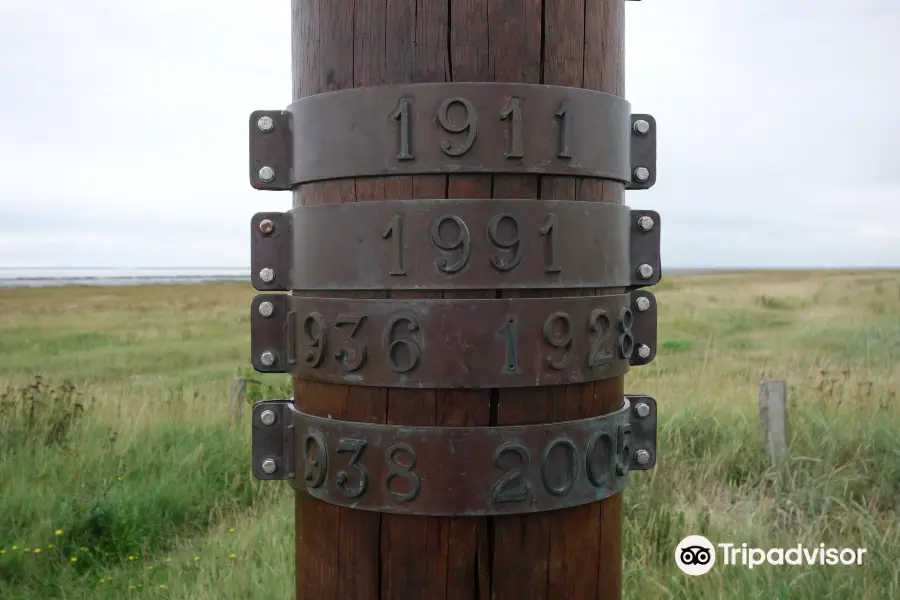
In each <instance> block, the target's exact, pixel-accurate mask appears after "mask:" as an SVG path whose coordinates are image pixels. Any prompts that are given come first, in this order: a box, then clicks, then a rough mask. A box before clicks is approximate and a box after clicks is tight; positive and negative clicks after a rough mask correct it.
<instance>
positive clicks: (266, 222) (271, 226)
mask: <svg viewBox="0 0 900 600" xmlns="http://www.w3.org/2000/svg"><path fill="white" fill-rule="evenodd" d="M650 222H651V223H652V222H653V221H652V220H651V221H650ZM259 230H260V231H261V232H262V233H263V235H269V234H270V233H272V232H273V231H274V230H275V223H274V221H272V219H263V220H262V221H260V222H259Z"/></svg>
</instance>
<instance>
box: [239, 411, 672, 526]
mask: <svg viewBox="0 0 900 600" xmlns="http://www.w3.org/2000/svg"><path fill="white" fill-rule="evenodd" d="M638 404H641V405H643V407H642V409H641V411H640V413H641V414H643V415H644V416H640V414H639V411H638ZM267 410H268V411H270V412H271V414H269V415H267V420H271V418H272V417H275V421H273V422H272V424H271V425H266V424H265V421H264V420H263V413H264V412H265V411H267ZM278 419H280V420H278ZM638 421H640V423H638ZM655 424H656V404H655V402H654V401H653V399H652V398H648V397H646V396H635V397H626V399H625V402H624V405H623V407H622V408H621V409H620V410H618V411H616V412H614V413H611V414H607V415H603V416H599V417H593V418H589V419H581V420H577V421H563V422H557V423H542V424H536V425H518V426H505V427H405V426H400V425H382V424H375V423H360V422H351V421H340V420H335V419H329V418H322V417H317V416H314V415H310V414H306V413H303V412H300V411H299V410H297V409H296V408H295V407H294V405H293V403H291V402H287V401H274V402H261V403H258V404H257V405H255V406H254V416H253V428H254V430H253V434H254V438H253V439H254V449H256V448H257V447H259V448H263V447H264V446H266V445H267V443H268V446H269V447H278V446H279V444H280V443H281V442H280V441H281V440H283V439H284V436H285V433H283V431H287V430H288V429H290V430H291V434H290V435H291V436H292V437H291V438H290V441H292V442H293V451H292V452H291V453H290V454H283V455H277V454H271V455H266V454H265V453H264V452H256V451H254V473H255V474H256V475H257V477H259V478H261V479H290V480H291V485H292V486H294V487H295V488H297V489H300V490H305V491H306V492H307V493H309V494H310V495H311V496H313V497H315V498H318V499H319V500H322V501H324V502H328V503H329V504H334V505H338V506H344V507H348V508H355V509H360V510H370V511H378V512H386V513H402V514H408V515H428V516H486V515H503V514H525V513H535V512H542V511H548V510H558V509H562V508H569V507H573V506H580V505H583V504H588V503H591V502H597V501H599V500H603V499H604V498H608V497H610V496H612V495H614V494H617V493H619V492H620V491H621V490H622V489H623V488H624V486H625V482H626V478H627V474H628V472H629V470H632V469H640V470H644V469H649V468H652V467H653V465H654V464H655V460H656V459H655V456H656V425H655ZM268 438H271V441H268V442H267V439H268ZM266 442H267V443H266ZM267 459H268V460H272V463H269V465H268V470H269V471H271V472H268V473H267V472H266V471H265V470H263V469H262V466H263V463H264V462H265V461H266V460H267ZM276 459H277V462H276ZM651 459H652V462H651ZM278 465H281V466H282V469H281V470H279V468H278ZM289 465H290V466H289Z"/></svg>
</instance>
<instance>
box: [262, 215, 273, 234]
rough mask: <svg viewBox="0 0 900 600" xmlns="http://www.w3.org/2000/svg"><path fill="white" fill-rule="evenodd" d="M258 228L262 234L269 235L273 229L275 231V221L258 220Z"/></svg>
mask: <svg viewBox="0 0 900 600" xmlns="http://www.w3.org/2000/svg"><path fill="white" fill-rule="evenodd" d="M259 230H260V231H261V232H262V233H263V234H264V235H269V234H270V233H272V232H273V231H275V222H274V221H272V219H263V220H262V221H260V222H259Z"/></svg>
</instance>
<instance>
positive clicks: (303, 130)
mask: <svg viewBox="0 0 900 600" xmlns="http://www.w3.org/2000/svg"><path fill="white" fill-rule="evenodd" d="M285 112H286V113H287V119H288V120H289V121H290V124H291V129H292V136H291V137H292V140H293V145H292V149H291V150H290V151H282V152H280V153H278V155H279V156H282V155H283V156H290V157H291V160H292V164H291V168H290V177H289V179H290V182H291V184H292V185H296V184H300V183H306V182H310V181H319V180H325V179H340V178H347V177H367V176H385V175H414V174H425V173H515V174H520V175H525V174H534V175H575V176H581V177H601V178H605V179H614V180H617V181H621V182H623V183H629V182H631V181H632V170H633V169H632V165H631V151H630V141H631V135H632V131H631V127H632V124H631V106H630V104H629V103H628V101H626V100H625V99H623V98H620V97H619V96H615V95H612V94H605V93H601V92H595V91H592V90H585V89H579V88H570V87H562V86H550V85H535V84H524V83H476V82H467V83H422V84H407V85H387V86H377V87H363V88H355V89H348V90H341V91H335V92H328V93H324V94H316V95H313V96H307V97H305V98H301V99H299V100H297V101H295V102H293V103H292V104H291V105H290V106H289V107H288V108H287V110H286V111H285ZM259 114H262V113H254V118H258V116H259ZM252 127H253V123H251V148H254V147H256V144H257V141H255V140H256V139H257V138H258V139H259V140H263V141H260V142H259V143H268V142H266V141H265V138H264V137H261V136H264V135H265V134H264V133H263V132H261V131H257V132H254V131H253V130H252ZM268 139H269V140H270V141H272V142H275V141H276V140H277V139H278V138H276V137H270V138H268ZM251 163H253V164H255V165H256V166H259V164H260V163H258V161H254V160H251ZM256 173H258V170H257V171H256ZM256 173H255V172H254V170H251V183H253V184H254V187H258V188H260V189H287V188H285V187H284V186H283V185H282V186H280V187H273V184H275V182H274V181H272V182H268V183H267V182H263V181H259V179H258V175H257V174H256Z"/></svg>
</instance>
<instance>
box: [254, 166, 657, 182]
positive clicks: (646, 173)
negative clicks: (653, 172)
mask: <svg viewBox="0 0 900 600" xmlns="http://www.w3.org/2000/svg"><path fill="white" fill-rule="evenodd" d="M265 168H266V167H263V169H265ZM260 172H261V171H260ZM272 176H273V177H274V176H275V174H274V172H273V174H272ZM634 178H635V179H637V180H638V181H640V182H641V183H644V182H645V181H647V180H648V179H650V169H648V168H647V167H638V168H637V169H635V170H634ZM260 179H262V175H260ZM263 181H269V180H268V179H263Z"/></svg>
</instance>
